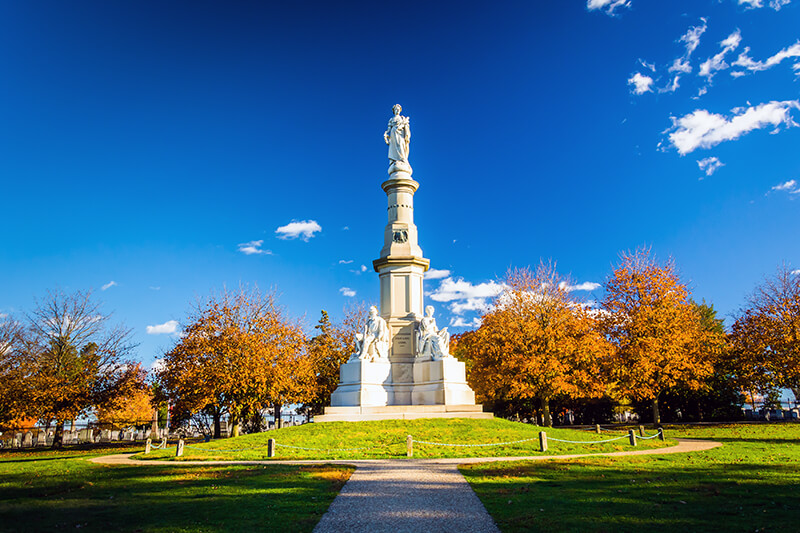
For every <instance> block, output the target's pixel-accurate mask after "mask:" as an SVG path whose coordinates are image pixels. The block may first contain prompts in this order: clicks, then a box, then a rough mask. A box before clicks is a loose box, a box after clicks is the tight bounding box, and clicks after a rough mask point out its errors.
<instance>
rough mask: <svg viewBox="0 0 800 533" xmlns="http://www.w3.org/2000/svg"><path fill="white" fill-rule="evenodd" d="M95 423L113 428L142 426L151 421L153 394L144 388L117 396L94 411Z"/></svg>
mask: <svg viewBox="0 0 800 533" xmlns="http://www.w3.org/2000/svg"><path fill="white" fill-rule="evenodd" d="M95 416H96V417H97V421H98V422H99V423H100V424H103V425H113V426H115V427H126V426H142V425H145V424H149V423H150V422H152V420H153V392H152V391H151V390H150V389H149V388H146V387H143V388H140V389H136V390H133V391H131V392H130V393H129V394H127V395H126V396H119V397H116V398H114V399H113V400H112V401H110V402H107V403H106V404H104V405H101V406H98V407H97V409H95Z"/></svg>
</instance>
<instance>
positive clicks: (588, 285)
mask: <svg viewBox="0 0 800 533" xmlns="http://www.w3.org/2000/svg"><path fill="white" fill-rule="evenodd" d="M601 286H602V285H600V284H599V283H595V282H593V281H584V282H583V283H578V284H577V285H568V284H566V283H564V282H562V284H561V287H562V288H563V289H565V290H566V291H567V292H573V291H596V290H597V289H599V288H600V287H601Z"/></svg>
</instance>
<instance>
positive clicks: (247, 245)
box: [237, 240, 272, 255]
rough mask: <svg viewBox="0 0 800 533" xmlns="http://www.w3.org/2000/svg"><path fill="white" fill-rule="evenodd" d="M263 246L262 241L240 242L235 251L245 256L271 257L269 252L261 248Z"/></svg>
mask: <svg viewBox="0 0 800 533" xmlns="http://www.w3.org/2000/svg"><path fill="white" fill-rule="evenodd" d="M263 245H264V241H263V240H258V241H250V242H242V243H239V247H238V248H237V249H238V250H239V251H240V252H242V253H243V254H245V255H272V252H271V251H270V250H265V249H263V248H261V247H262V246H263Z"/></svg>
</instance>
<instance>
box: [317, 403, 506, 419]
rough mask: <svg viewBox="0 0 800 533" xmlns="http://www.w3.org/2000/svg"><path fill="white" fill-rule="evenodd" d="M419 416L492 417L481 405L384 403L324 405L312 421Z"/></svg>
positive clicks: (411, 417)
mask: <svg viewBox="0 0 800 533" xmlns="http://www.w3.org/2000/svg"><path fill="white" fill-rule="evenodd" d="M419 418H482V419H490V418H494V415H493V414H492V413H484V412H483V406H482V405H475V404H472V405H384V406H380V407H366V406H357V407H326V408H325V414H324V415H317V416H315V417H314V422H366V421H370V420H416V419H419Z"/></svg>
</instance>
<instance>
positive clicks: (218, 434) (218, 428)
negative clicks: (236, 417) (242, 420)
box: [211, 413, 222, 439]
mask: <svg viewBox="0 0 800 533" xmlns="http://www.w3.org/2000/svg"><path fill="white" fill-rule="evenodd" d="M211 417H212V418H213V419H214V438H215V439H221V438H222V416H221V415H220V414H219V413H214V414H213V415H211Z"/></svg>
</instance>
